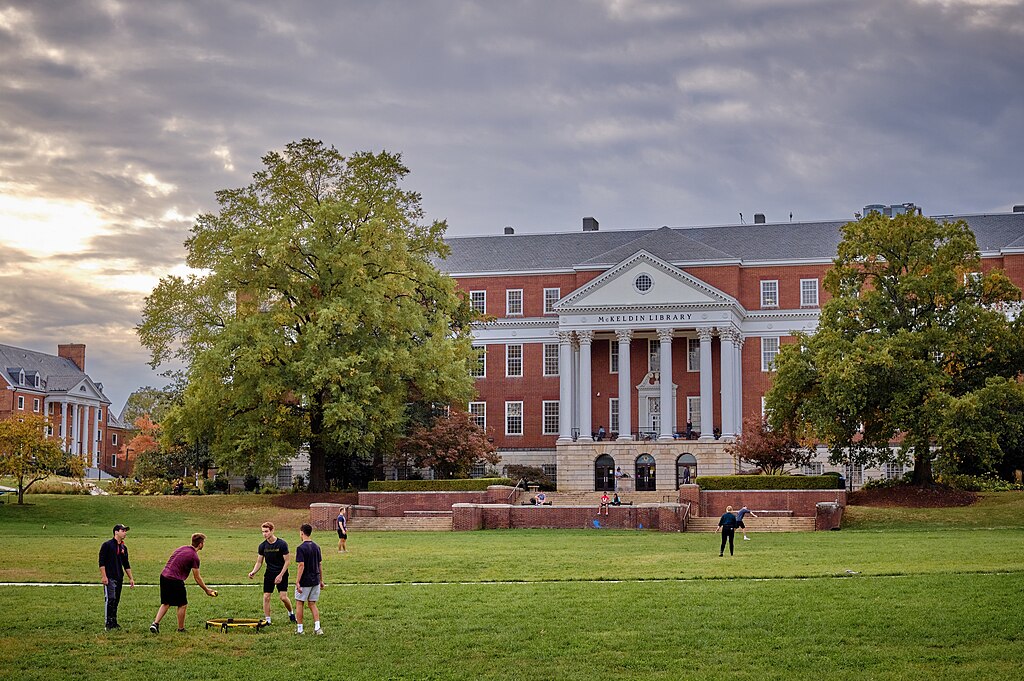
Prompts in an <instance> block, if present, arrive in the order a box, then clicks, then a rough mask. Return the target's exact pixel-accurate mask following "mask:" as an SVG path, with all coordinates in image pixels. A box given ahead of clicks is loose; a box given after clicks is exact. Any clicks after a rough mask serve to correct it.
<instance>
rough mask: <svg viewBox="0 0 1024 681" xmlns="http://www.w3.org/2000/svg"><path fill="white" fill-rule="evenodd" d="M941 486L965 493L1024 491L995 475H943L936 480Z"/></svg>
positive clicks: (1022, 488) (1019, 486)
mask: <svg viewBox="0 0 1024 681" xmlns="http://www.w3.org/2000/svg"><path fill="white" fill-rule="evenodd" d="M935 481H936V482H938V483H939V484H940V485H948V486H950V487H952V488H953V489H960V490H964V491H965V492H1011V491H1017V490H1024V485H1021V484H1019V483H1015V482H1010V481H1009V480H1003V479H1002V478H997V477H996V476H994V475H957V474H943V475H939V476H938V477H937V478H936V479H935Z"/></svg>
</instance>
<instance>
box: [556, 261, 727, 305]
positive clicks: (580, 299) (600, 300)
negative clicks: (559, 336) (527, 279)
mask: <svg viewBox="0 0 1024 681" xmlns="http://www.w3.org/2000/svg"><path fill="white" fill-rule="evenodd" d="M644 275H646V278H645V277H644ZM648 284H649V286H648ZM645 287H646V290H643V289H644V288H645ZM668 305H671V306H675V307H698V308H703V307H722V306H734V305H735V306H739V302H738V301H737V300H736V299H735V298H733V297H732V296H730V295H728V294H726V293H723V292H722V291H720V290H718V289H717V288H715V287H713V286H709V285H708V284H706V283H704V282H702V281H701V280H700V279H697V278H696V277H693V276H691V275H689V274H687V273H686V272H684V271H683V270H681V269H679V268H678V267H675V266H674V265H671V264H669V263H667V262H665V261H664V260H662V259H660V258H657V257H655V256H653V255H651V254H650V253H648V252H647V251H644V250H641V251H638V252H636V253H634V254H633V255H631V256H630V257H628V258H626V259H625V260H623V261H622V262H621V263H619V264H618V265H616V266H615V267H613V268H611V269H610V270H608V271H607V272H605V273H604V274H602V275H601V276H600V277H598V278H597V279H595V280H594V281H592V282H590V283H589V284H587V285H585V286H583V287H581V288H579V289H577V290H576V291H573V292H572V293H571V294H569V295H568V296H566V297H565V298H563V299H562V300H560V301H559V302H558V304H557V305H556V306H555V309H556V310H557V311H559V312H573V311H582V310H584V309H587V310H592V309H615V308H629V309H643V308H646V307H664V306H668Z"/></svg>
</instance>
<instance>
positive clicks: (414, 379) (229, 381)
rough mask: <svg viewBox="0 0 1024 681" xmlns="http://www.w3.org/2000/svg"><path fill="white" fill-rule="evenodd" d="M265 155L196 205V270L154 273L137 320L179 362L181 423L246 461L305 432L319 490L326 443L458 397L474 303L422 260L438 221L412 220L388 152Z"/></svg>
mask: <svg viewBox="0 0 1024 681" xmlns="http://www.w3.org/2000/svg"><path fill="white" fill-rule="evenodd" d="M263 165H264V167H263V169H262V170H260V171H259V172H257V173H255V174H254V176H253V182H252V183H251V184H249V185H248V186H246V187H243V188H241V189H232V190H224V191H220V192H218V193H217V201H218V203H219V205H220V210H219V212H217V213H210V214H205V215H201V216H199V218H198V219H197V221H196V224H195V226H194V227H193V229H192V235H191V237H190V238H189V239H188V240H187V241H186V244H185V245H186V247H187V249H188V258H187V263H188V265H189V266H191V267H193V268H195V269H196V270H198V271H199V272H200V274H194V275H192V276H189V277H187V278H182V277H173V276H172V277H166V278H164V279H162V280H161V281H160V283H159V285H158V286H157V287H156V289H155V290H154V291H153V293H152V294H151V295H150V296H149V297H148V298H147V299H146V305H145V309H144V312H143V321H142V323H141V324H140V325H139V327H138V331H139V335H140V338H141V340H142V342H143V344H144V345H145V346H146V347H147V348H148V349H149V350H150V352H151V353H152V359H151V363H152V364H153V365H154V366H156V365H160V364H163V363H165V362H168V361H178V362H181V363H182V364H184V365H185V366H186V367H187V378H188V386H187V388H186V389H185V392H184V395H183V396H182V400H181V403H180V404H179V405H177V406H175V407H174V409H173V410H172V415H173V418H172V416H169V417H168V418H169V419H171V420H174V421H175V424H174V429H175V431H176V432H177V433H178V434H179V435H180V434H181V433H187V434H188V438H189V439H190V440H192V441H194V442H208V443H209V447H210V452H211V454H212V455H213V457H214V459H215V460H216V461H217V463H218V464H219V465H221V466H223V467H225V468H228V469H230V470H234V471H239V472H242V471H245V472H250V473H254V474H257V475H260V474H266V473H269V472H271V471H272V470H274V468H276V467H277V466H278V465H279V464H280V463H281V462H282V461H284V460H286V459H287V458H288V457H290V456H292V455H294V454H295V452H296V451H297V449H298V448H299V447H301V446H303V445H308V449H309V455H310V481H309V484H310V489H311V490H312V491H323V490H324V489H325V488H326V476H325V466H326V457H327V455H328V452H330V451H338V450H343V449H344V448H345V447H346V446H347V445H350V444H351V443H353V442H359V443H360V444H361V446H362V447H373V446H383V445H384V444H385V443H388V442H393V441H394V440H395V439H397V438H398V437H399V436H400V435H401V434H402V433H403V432H404V427H405V421H406V413H407V410H406V405H407V404H408V403H410V402H416V401H436V402H443V403H449V402H458V403H463V402H465V401H467V400H468V399H469V397H470V395H471V392H472V387H473V386H472V379H471V377H470V376H469V372H468V370H467V367H468V362H469V358H470V356H471V352H472V350H471V338H470V335H469V322H470V321H471V319H472V311H471V309H470V308H469V306H468V304H467V302H466V301H465V299H464V298H463V297H462V296H459V295H458V294H457V293H456V289H455V284H454V282H453V281H452V280H451V278H449V277H447V276H445V275H443V274H442V273H440V272H439V271H438V270H437V269H436V268H435V267H434V266H433V264H432V262H431V258H432V257H436V256H443V255H444V254H446V253H447V247H446V245H445V244H444V241H443V239H442V237H443V234H444V230H445V227H446V226H445V223H444V222H440V221H435V222H432V223H429V224H421V222H422V221H423V217H424V214H423V210H422V208H421V206H420V195H419V194H418V193H416V192H413V191H408V190H406V189H403V188H402V187H401V186H400V184H401V181H402V180H403V178H404V177H405V176H406V175H407V173H408V172H409V171H408V169H407V168H406V167H405V166H404V165H403V164H402V160H401V157H400V156H398V155H395V154H390V153H387V152H382V153H377V154H374V153H356V154H353V155H352V156H349V157H347V158H346V157H343V156H342V155H341V154H340V153H339V152H338V151H337V150H336V149H334V148H333V147H327V146H325V145H324V144H323V143H321V142H318V141H315V140H308V139H306V140H302V141H300V142H294V143H291V144H289V145H287V147H286V148H285V149H284V151H282V152H271V153H269V154H267V155H266V156H264V157H263Z"/></svg>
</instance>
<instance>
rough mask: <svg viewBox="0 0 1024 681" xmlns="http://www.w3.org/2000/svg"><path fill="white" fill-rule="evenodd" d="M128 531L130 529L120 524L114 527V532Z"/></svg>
mask: <svg viewBox="0 0 1024 681" xmlns="http://www.w3.org/2000/svg"><path fill="white" fill-rule="evenodd" d="M130 529H131V528H130V527H128V526H127V525H122V524H121V523H118V524H117V525H114V532H117V531H118V530H124V531H125V532H127V531H128V530H130Z"/></svg>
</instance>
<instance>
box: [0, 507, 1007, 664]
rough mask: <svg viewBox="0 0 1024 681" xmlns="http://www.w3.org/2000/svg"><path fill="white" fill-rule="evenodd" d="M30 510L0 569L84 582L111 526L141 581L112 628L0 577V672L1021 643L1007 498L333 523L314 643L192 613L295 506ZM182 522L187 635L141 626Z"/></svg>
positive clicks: (894, 659) (804, 656)
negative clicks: (436, 523)
mask: <svg viewBox="0 0 1024 681" xmlns="http://www.w3.org/2000/svg"><path fill="white" fill-rule="evenodd" d="M31 503H32V505H30V506H25V507H21V508H19V507H16V506H14V505H9V504H4V505H2V506H0V528H2V530H3V532H4V535H5V536H6V537H7V538H8V546H9V547H11V549H12V550H9V551H8V552H7V555H6V556H5V560H4V561H3V562H2V564H0V581H5V582H12V581H17V582H23V581H28V582H49V581H55V582H69V583H71V582H91V583H95V582H96V581H97V577H98V575H97V570H96V565H95V564H96V551H97V550H98V547H99V543H100V542H101V541H102V540H104V539H106V538H107V537H109V536H110V528H111V527H112V526H113V524H114V523H116V522H125V523H127V524H129V525H131V526H132V528H133V529H132V530H131V532H130V533H129V535H128V544H129V546H130V548H131V551H132V557H133V566H134V568H135V569H134V572H135V574H136V577H137V578H138V580H139V582H140V583H142V584H145V585H147V586H140V587H139V588H137V589H135V590H134V591H129V590H127V589H126V590H125V593H124V596H123V600H122V606H121V608H122V609H121V620H122V622H123V623H124V624H125V625H126V628H125V630H123V631H121V632H115V633H110V634H107V633H104V632H103V631H102V626H101V625H102V594H101V591H100V588H99V586H92V587H80V586H57V587H38V586H26V587H0V670H4V671H2V672H0V676H3V677H4V678H16V679H53V678H56V677H58V676H62V675H74V676H75V677H77V678H83V679H94V678H95V679H100V678H110V677H111V676H112V675H113V676H117V677H122V676H127V677H128V678H132V677H145V676H150V677H156V676H158V675H160V676H164V675H167V674H168V673H169V671H170V670H171V668H172V667H173V671H174V673H175V675H176V676H177V677H178V678H180V679H206V678H230V679H235V678H237V679H248V678H266V677H270V676H273V677H274V678H281V677H282V675H286V676H295V675H302V676H309V675H313V676H315V677H318V678H323V679H332V678H353V679H380V678H409V679H413V678H416V679H484V678H502V679H552V678H558V679H587V680H594V679H640V678H642V679H680V678H701V679H719V678H721V679H725V678H732V679H804V678H822V679H825V678H828V679H928V680H933V679H963V678H972V679H1006V678H1014V677H1015V676H1016V675H1017V674H1018V672H1014V671H1013V670H1014V669H1017V668H1018V667H1019V664H1020V660H1021V659H1024V633H1022V632H1024V611H1022V609H1021V608H1020V607H1019V604H1020V603H1021V602H1022V600H1024V558H1022V556H1024V494H1022V493H1000V494H990V495H985V496H984V497H983V499H982V501H981V502H980V503H979V504H977V505H975V506H972V507H969V508H963V509H922V510H906V509H868V508H863V507H853V508H851V509H850V510H849V514H848V518H847V519H848V521H849V522H848V523H847V529H844V530H843V531H841V532H822V533H806V534H752V535H751V536H752V538H753V541H750V542H742V541H741V542H740V543H739V544H738V546H737V554H736V556H735V557H733V558H728V557H726V558H719V557H718V552H717V549H718V543H717V536H716V535H702V534H661V533H655V532H632V531H621V532H620V531H596V530H590V531H546V530H529V531H526V530H523V531H494V532H468V533H371V532H365V533H359V532H354V533H353V534H352V535H351V537H350V541H349V546H350V549H351V552H350V553H349V554H347V555H344V556H342V555H338V554H337V553H335V552H333V550H332V549H333V547H334V537H333V536H332V535H331V534H329V533H317V534H316V535H315V536H314V539H317V540H319V541H320V543H321V544H322V546H323V547H324V548H325V549H326V550H325V573H326V577H327V582H328V587H327V588H326V589H325V591H324V594H323V596H322V598H321V606H322V611H323V621H324V627H325V629H326V630H327V635H326V636H324V637H318V638H313V637H310V636H306V637H304V638H299V637H296V636H294V635H293V634H292V633H291V632H292V628H291V627H288V626H286V625H285V624H283V621H284V618H283V617H282V613H283V609H281V607H280V606H279V605H278V604H277V603H276V600H275V604H274V608H275V610H274V615H275V618H276V619H275V625H274V626H273V627H271V628H270V629H269V630H267V631H264V632H262V633H259V634H257V633H255V632H252V631H244V630H243V631H232V632H229V633H227V634H223V633H221V632H219V631H212V630H211V631H205V630H204V629H203V628H202V624H201V623H202V621H203V620H204V619H205V618H207V617H216V616H236V617H255V616H258V615H259V599H260V596H259V589H258V588H256V587H254V586H251V583H250V582H249V580H248V579H247V577H246V573H247V572H248V570H249V569H250V568H251V567H252V563H253V559H254V557H255V547H256V545H257V543H258V541H259V540H260V536H259V531H258V526H259V523H260V522H262V521H263V520H265V519H270V520H273V521H274V522H275V523H277V524H278V525H279V526H280V527H281V528H282V531H280V532H279V534H280V535H281V536H283V537H285V538H286V539H287V540H289V542H294V541H295V540H296V538H297V537H296V534H297V532H296V530H295V529H294V528H296V527H297V526H298V524H299V523H301V522H302V521H303V520H305V519H306V517H307V513H306V512H305V511H292V510H286V509H279V508H275V507H272V506H270V505H269V503H270V500H269V499H268V498H267V497H261V496H232V497H184V498H161V497H74V496H47V495H39V496H36V497H33V498H32V499H31ZM44 525H45V526H46V527H45V529H43V526H44ZM193 531H203V532H206V534H207V535H208V536H209V539H208V542H207V546H206V548H205V549H204V551H203V553H202V557H203V569H202V571H203V575H204V576H205V577H206V579H207V581H208V582H211V583H214V584H218V585H225V586H223V587H222V588H221V595H220V597H219V598H217V599H210V598H206V597H205V596H203V595H202V594H201V593H200V592H199V590H198V589H196V588H195V587H190V589H189V595H190V599H191V600H192V604H191V605H190V607H189V631H188V632H187V633H186V634H183V635H178V634H175V633H173V631H169V632H164V633H161V634H160V635H159V636H152V635H150V634H149V633H148V631H147V627H148V623H149V621H150V620H151V619H152V616H153V614H154V612H155V610H156V607H157V605H158V603H157V601H158V600H159V599H158V594H157V590H156V588H155V587H153V586H151V585H152V584H155V583H156V581H157V576H158V574H159V570H160V569H161V568H162V567H163V563H164V561H165V560H166V558H167V555H168V554H169V553H170V551H171V550H172V549H174V548H175V547H177V546H179V545H180V544H182V543H185V542H186V541H187V538H188V535H189V534H190V533H191V532H193ZM847 570H852V571H854V572H857V573H859V574H856V575H850V574H849V573H847V572H846V571H847ZM419 582H422V583H419ZM233 585H237V586H233ZM243 585H244V586H243ZM168 617H169V618H171V619H167V620H165V629H173V625H172V624H171V623H172V621H173V613H172V614H171V615H169V616H168ZM8 670H12V671H11V673H8ZM126 673H127V674H126Z"/></svg>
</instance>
